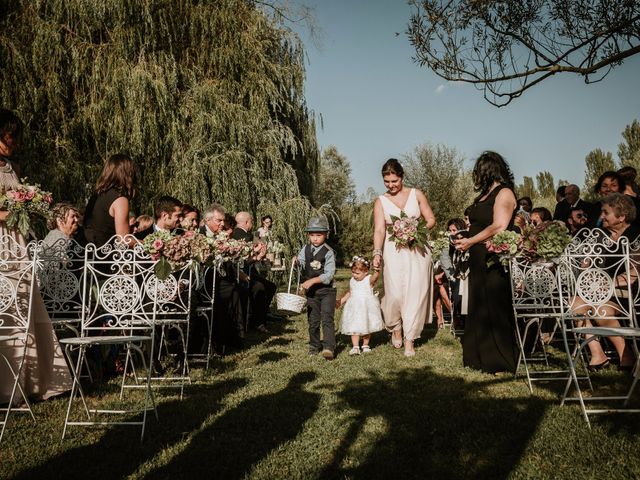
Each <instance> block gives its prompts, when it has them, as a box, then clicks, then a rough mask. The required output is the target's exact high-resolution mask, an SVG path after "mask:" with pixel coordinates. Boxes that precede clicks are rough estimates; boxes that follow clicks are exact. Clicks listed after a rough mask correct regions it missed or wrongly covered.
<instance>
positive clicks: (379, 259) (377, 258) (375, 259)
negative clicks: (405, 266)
mask: <svg viewBox="0 0 640 480" xmlns="http://www.w3.org/2000/svg"><path fill="white" fill-rule="evenodd" d="M381 264H382V257H381V256H380V255H376V256H375V257H373V269H374V270H375V271H379V270H380V265H381Z"/></svg>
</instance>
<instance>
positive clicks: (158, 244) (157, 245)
mask: <svg viewBox="0 0 640 480" xmlns="http://www.w3.org/2000/svg"><path fill="white" fill-rule="evenodd" d="M163 246H164V243H163V241H162V240H160V239H159V238H158V239H156V240H154V241H153V244H152V247H153V249H154V250H160V249H161V248H162V247H163Z"/></svg>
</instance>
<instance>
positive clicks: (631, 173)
mask: <svg viewBox="0 0 640 480" xmlns="http://www.w3.org/2000/svg"><path fill="white" fill-rule="evenodd" d="M617 173H618V175H620V176H621V177H622V179H623V180H624V183H625V189H624V192H623V193H624V194H625V195H629V196H630V197H637V196H638V193H639V192H640V189H639V188H638V184H637V183H636V177H637V175H638V172H637V170H636V169H635V168H633V167H630V166H626V167H622V168H621V169H620V170H618V172H617ZM636 207H637V205H636ZM636 220H637V219H636Z"/></svg>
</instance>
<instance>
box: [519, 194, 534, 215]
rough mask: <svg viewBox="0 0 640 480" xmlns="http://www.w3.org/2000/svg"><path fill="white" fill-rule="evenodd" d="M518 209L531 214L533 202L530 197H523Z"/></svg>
mask: <svg viewBox="0 0 640 480" xmlns="http://www.w3.org/2000/svg"><path fill="white" fill-rule="evenodd" d="M518 207H520V209H522V210H524V211H525V212H527V213H531V210H532V209H533V202H532V201H531V198H529V197H522V198H520V199H519V200H518Z"/></svg>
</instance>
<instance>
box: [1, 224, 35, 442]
mask: <svg viewBox="0 0 640 480" xmlns="http://www.w3.org/2000/svg"><path fill="white" fill-rule="evenodd" d="M36 262H37V252H36V248H35V244H34V243H29V244H28V245H27V246H26V247H24V246H22V245H20V244H19V243H18V242H16V241H15V239H14V238H13V237H11V236H7V235H3V236H2V237H0V357H1V358H2V362H3V363H4V364H5V365H3V369H4V370H8V372H9V373H10V378H9V382H8V383H7V384H6V385H8V386H10V388H11V394H10V397H9V403H8V405H7V407H3V408H0V412H2V413H3V415H2V417H1V418H0V426H1V427H2V428H1V430H0V441H2V437H3V436H4V431H5V429H6V426H7V422H8V421H9V415H10V414H11V412H16V411H18V412H29V414H30V415H31V418H33V420H34V421H35V416H34V415H33V411H32V410H31V405H30V404H29V400H28V398H27V395H26V394H25V392H24V390H23V388H22V385H21V384H20V375H21V374H22V369H23V367H24V363H25V358H26V354H27V348H28V339H29V327H30V325H31V321H32V318H31V317H32V303H33V302H32V300H33V292H34V288H36V283H35V277H36V275H35V265H36ZM5 366H6V367H7V368H4V367H5ZM6 380H7V379H6V378H3V379H2V381H3V382H5V381H6ZM18 392H19V393H20V395H21V397H22V400H23V401H24V403H25V406H24V407H15V406H14V401H16V400H17V399H18V397H17V396H16V394H17V393H18Z"/></svg>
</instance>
